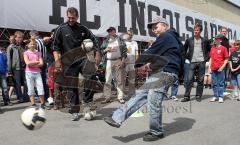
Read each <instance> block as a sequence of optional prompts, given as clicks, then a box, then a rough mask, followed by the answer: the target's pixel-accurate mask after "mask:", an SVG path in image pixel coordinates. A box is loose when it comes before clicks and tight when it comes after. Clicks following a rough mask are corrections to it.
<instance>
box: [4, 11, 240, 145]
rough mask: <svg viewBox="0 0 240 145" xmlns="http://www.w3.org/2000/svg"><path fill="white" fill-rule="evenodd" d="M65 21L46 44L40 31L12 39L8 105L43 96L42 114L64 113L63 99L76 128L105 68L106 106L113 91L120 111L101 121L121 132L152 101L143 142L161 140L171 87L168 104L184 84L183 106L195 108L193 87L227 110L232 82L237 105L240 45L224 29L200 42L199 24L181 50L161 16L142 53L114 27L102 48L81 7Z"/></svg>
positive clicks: (130, 36) (91, 103)
mask: <svg viewBox="0 0 240 145" xmlns="http://www.w3.org/2000/svg"><path fill="white" fill-rule="evenodd" d="M66 14H67V20H68V21H67V22H65V23H63V24H61V25H59V26H58V27H57V28H56V29H54V30H52V33H51V36H50V37H44V38H41V37H40V36H39V32H37V31H35V30H33V31H30V33H29V36H27V37H28V38H29V39H26V40H24V38H26V36H24V33H22V32H21V31H16V32H15V33H14V35H12V36H10V38H9V43H10V44H9V46H8V47H7V48H2V47H1V49H0V80H1V87H2V96H3V103H4V105H9V106H11V105H13V103H12V102H11V96H12V94H13V92H15V94H16V96H17V99H18V102H19V103H23V102H28V101H30V102H31V105H32V106H36V103H35V100H36V96H37V97H39V100H40V107H42V108H44V109H51V108H54V109H59V108H61V107H64V100H65V99H68V100H69V106H70V107H69V113H71V114H72V118H71V120H72V121H77V120H79V118H80V115H79V111H80V105H81V104H82V105H83V107H84V111H86V112H88V111H92V110H95V109H96V107H97V106H95V104H94V99H93V96H94V89H93V88H94V86H95V85H96V82H97V81H96V80H94V79H93V76H94V75H95V74H96V70H98V69H99V66H101V67H104V69H105V71H104V72H105V78H104V80H105V81H104V82H103V83H104V86H103V95H102V98H103V100H102V101H101V103H102V104H106V103H110V102H111V101H112V89H113V88H115V89H116V91H117V101H118V102H119V103H121V104H123V106H122V107H121V108H119V109H117V110H116V111H114V112H113V114H112V115H111V116H110V117H106V118H104V121H105V122H106V123H108V124H109V125H111V126H114V127H120V126H121V124H122V123H123V122H124V121H125V120H126V119H127V118H128V117H129V116H130V115H131V114H132V113H134V112H135V111H136V110H137V109H138V108H140V107H141V106H143V105H144V104H145V103H147V102H148V103H149V109H150V131H149V132H148V133H147V134H146V135H145V136H144V138H143V139H144V140H145V141H152V140H156V139H159V138H162V137H163V129H162V114H161V110H162V109H161V107H162V106H161V104H162V101H163V99H164V97H168V96H167V92H168V89H169V88H170V87H171V89H172V91H171V95H170V98H172V99H174V100H175V101H178V100H179V99H178V95H177V92H178V86H179V84H180V80H181V79H182V80H183V84H184V87H185V93H184V98H182V99H181V102H188V101H190V94H191V89H192V87H193V83H194V81H196V82H197V87H196V95H195V97H196V100H197V101H198V102H200V101H201V100H202V98H203V90H204V87H205V88H207V87H209V88H212V89H213V98H212V99H211V100H210V102H215V101H219V103H223V102H224V91H225V90H226V87H227V86H226V80H227V81H228V79H231V85H232V86H233V91H232V95H231V96H232V97H233V98H234V99H237V100H238V101H240V92H239V87H240V40H236V41H234V40H231V41H230V42H229V40H228V39H227V38H226V35H227V28H225V27H222V28H221V29H220V34H218V35H217V36H216V37H215V38H213V39H212V41H209V40H207V39H205V38H203V37H201V32H202V25H201V24H195V26H194V35H193V36H192V37H190V38H188V39H187V40H186V41H185V43H184V44H182V42H181V41H180V39H179V35H178V33H177V32H176V31H175V30H174V29H172V28H169V23H168V22H167V21H166V20H165V19H164V18H161V17H156V18H155V19H153V21H152V22H150V23H149V24H148V28H149V29H151V30H152V31H153V32H154V33H155V34H156V36H157V37H156V40H155V41H154V42H151V43H150V45H149V48H148V49H146V50H145V51H144V52H143V53H142V54H140V52H141V51H140V50H139V47H138V43H137V42H136V41H134V40H133V36H134V35H133V32H132V31H131V30H128V31H127V32H126V33H124V34H122V35H118V34H117V30H116V28H115V27H109V28H108V29H107V30H106V31H107V33H108V35H107V36H106V38H104V40H103V42H102V43H101V45H100V43H99V42H98V39H97V38H96V37H95V35H94V34H93V33H92V32H91V31H90V30H89V29H88V28H87V27H86V26H84V25H82V24H80V23H78V22H77V20H78V18H79V14H78V11H77V9H76V8H74V7H70V8H68V9H67V12H66ZM85 39H91V40H92V42H93V45H94V46H93V50H92V51H90V52H87V51H86V50H84V49H82V47H81V45H82V42H83V41H84V40H85ZM181 71H182V73H181ZM137 76H138V77H146V82H145V83H144V84H143V85H142V86H140V88H137V89H136V78H137ZM86 84H88V85H86ZM89 84H90V85H89ZM126 84H128V85H127V86H128V87H126ZM83 92H85V93H83ZM52 100H54V101H52ZM127 100H128V101H127ZM47 101H48V103H46V102H47ZM126 101H127V102H126ZM52 105H53V107H52ZM0 112H1V113H2V112H3V111H2V109H0Z"/></svg>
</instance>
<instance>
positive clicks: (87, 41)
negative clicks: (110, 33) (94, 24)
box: [81, 39, 93, 52]
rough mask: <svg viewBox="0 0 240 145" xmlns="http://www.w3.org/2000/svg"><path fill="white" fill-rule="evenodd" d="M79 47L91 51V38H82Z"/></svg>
mask: <svg viewBox="0 0 240 145" xmlns="http://www.w3.org/2000/svg"><path fill="white" fill-rule="evenodd" d="M81 48H82V49H83V51H85V52H89V51H91V50H92V49H93V42H92V40H91V39H84V40H83V42H82V44H81Z"/></svg>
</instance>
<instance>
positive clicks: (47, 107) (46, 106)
mask: <svg viewBox="0 0 240 145" xmlns="http://www.w3.org/2000/svg"><path fill="white" fill-rule="evenodd" d="M40 107H41V108H42V109H47V110H50V109H51V107H50V106H49V105H46V104H41V106H40Z"/></svg>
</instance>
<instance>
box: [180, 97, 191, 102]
mask: <svg viewBox="0 0 240 145" xmlns="http://www.w3.org/2000/svg"><path fill="white" fill-rule="evenodd" d="M188 101H190V98H188V97H184V98H183V99H182V100H181V102H188Z"/></svg>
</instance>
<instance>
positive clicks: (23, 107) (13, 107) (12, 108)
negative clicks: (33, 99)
mask: <svg viewBox="0 0 240 145" xmlns="http://www.w3.org/2000/svg"><path fill="white" fill-rule="evenodd" d="M29 106H30V105H24V106H18V107H16V106H11V108H2V110H3V111H4V112H10V111H15V110H21V109H26V108H27V107H29Z"/></svg>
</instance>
